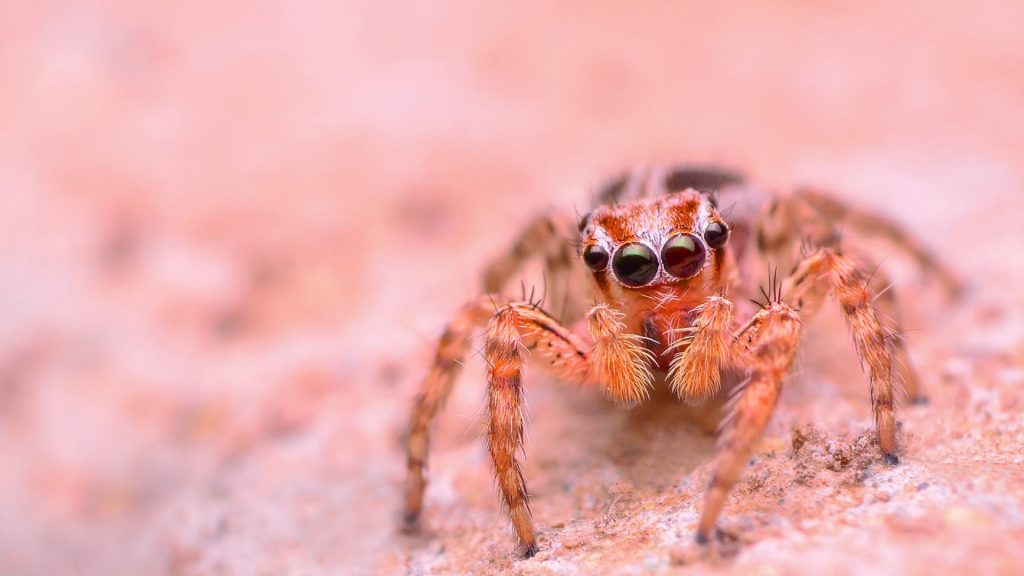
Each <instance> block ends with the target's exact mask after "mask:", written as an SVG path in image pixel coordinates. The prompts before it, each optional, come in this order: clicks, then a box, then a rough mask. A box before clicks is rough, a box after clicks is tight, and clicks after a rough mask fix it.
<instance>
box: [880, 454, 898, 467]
mask: <svg viewBox="0 0 1024 576" xmlns="http://www.w3.org/2000/svg"><path fill="white" fill-rule="evenodd" d="M882 460H883V461H884V462H885V463H886V464H888V465H889V466H895V465H897V464H899V463H900V457H899V456H897V455H895V454H893V453H891V452H886V453H885V454H882Z"/></svg>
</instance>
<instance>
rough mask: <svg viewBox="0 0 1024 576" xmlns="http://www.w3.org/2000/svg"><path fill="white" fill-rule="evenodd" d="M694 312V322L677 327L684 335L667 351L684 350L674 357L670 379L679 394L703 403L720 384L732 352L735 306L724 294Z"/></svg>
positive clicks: (689, 400) (674, 390)
mask: <svg viewBox="0 0 1024 576" xmlns="http://www.w3.org/2000/svg"><path fill="white" fill-rule="evenodd" d="M693 312H695V313H696V315H697V316H696V319H695V320H694V321H693V325H692V326H689V327H686V328H680V329H678V330H679V331H681V333H682V337H681V338H678V339H676V340H675V342H674V343H673V344H672V345H671V346H669V347H668V349H667V350H666V352H675V351H676V350H679V349H680V348H681V349H682V351H681V352H679V353H678V354H676V355H675V357H673V358H672V363H671V364H670V367H669V372H668V381H669V385H670V386H671V388H672V391H673V392H675V394H676V396H678V397H680V398H682V399H683V400H684V401H686V402H687V403H688V404H692V405H700V404H703V403H704V402H706V401H707V400H708V399H710V398H711V397H712V396H714V395H715V394H716V393H718V390H719V388H720V387H721V382H722V375H721V369H722V367H724V366H725V365H726V364H727V363H728V362H729V358H730V355H731V350H730V346H731V340H732V338H731V334H730V331H731V330H732V312H733V305H732V302H730V301H729V300H727V299H726V298H725V297H723V296H712V297H710V298H708V300H707V301H706V302H705V303H704V304H702V305H701V306H699V307H698V308H696V309H694V310H693Z"/></svg>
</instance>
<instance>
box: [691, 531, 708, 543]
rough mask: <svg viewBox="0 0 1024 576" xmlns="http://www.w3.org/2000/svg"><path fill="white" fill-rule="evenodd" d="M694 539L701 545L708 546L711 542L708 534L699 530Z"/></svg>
mask: <svg viewBox="0 0 1024 576" xmlns="http://www.w3.org/2000/svg"><path fill="white" fill-rule="evenodd" d="M693 540H694V541H695V542H696V543H697V544H699V545H701V546H707V545H708V544H709V543H710V542H711V539H710V538H708V535H707V534H705V533H703V532H697V535H696V536H694V537H693Z"/></svg>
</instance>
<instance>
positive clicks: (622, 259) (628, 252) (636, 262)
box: [612, 242, 658, 287]
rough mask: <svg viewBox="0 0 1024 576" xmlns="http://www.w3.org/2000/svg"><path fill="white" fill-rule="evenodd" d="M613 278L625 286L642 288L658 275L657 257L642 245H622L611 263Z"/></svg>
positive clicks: (636, 243) (633, 243)
mask: <svg viewBox="0 0 1024 576" xmlns="http://www.w3.org/2000/svg"><path fill="white" fill-rule="evenodd" d="M612 270H614V271H615V276H617V277H618V279H619V280H620V281H621V282H622V283H623V284H625V285H626V286H634V287H635V286H643V285H644V284H647V283H649V282H650V281H651V280H654V277H655V276H657V275H658V256H657V255H656V254H655V253H654V250H651V249H650V248H648V247H647V246H645V245H644V244H641V243H639V242H631V243H629V244H624V245H623V246H622V247H621V248H619V251H618V252H616V253H615V260H614V261H613V262H612Z"/></svg>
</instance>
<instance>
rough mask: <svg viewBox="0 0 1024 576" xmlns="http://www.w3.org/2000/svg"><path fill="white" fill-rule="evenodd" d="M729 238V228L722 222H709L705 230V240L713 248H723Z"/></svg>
mask: <svg viewBox="0 0 1024 576" xmlns="http://www.w3.org/2000/svg"><path fill="white" fill-rule="evenodd" d="M728 239H729V228H728V227H727V226H726V225H725V224H722V223H721V222H712V223H711V224H708V227H707V229H705V230H704V241H705V242H707V243H708V246H710V247H712V248H721V247H722V246H725V241H726V240H728Z"/></svg>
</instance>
